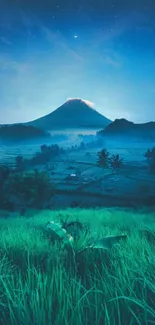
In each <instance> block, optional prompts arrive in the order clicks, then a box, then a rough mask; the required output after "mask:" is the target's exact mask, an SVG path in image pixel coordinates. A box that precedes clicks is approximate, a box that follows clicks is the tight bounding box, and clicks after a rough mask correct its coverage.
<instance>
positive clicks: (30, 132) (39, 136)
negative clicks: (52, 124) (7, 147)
mask: <svg viewBox="0 0 155 325" xmlns="http://www.w3.org/2000/svg"><path fill="white" fill-rule="evenodd" d="M50 139H51V136H50V134H49V133H47V132H45V131H43V130H40V129H38V128H35V127H33V126H25V125H22V124H14V125H4V126H1V127H0V144H13V143H23V142H26V143H27V142H39V141H42V140H43V141H44V140H46V141H47V140H50Z"/></svg>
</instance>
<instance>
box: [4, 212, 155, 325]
mask: <svg viewBox="0 0 155 325" xmlns="http://www.w3.org/2000/svg"><path fill="white" fill-rule="evenodd" d="M1 214H2V213H1ZM2 215H3V214H2ZM31 215H32V217H31ZM62 216H63V217H67V216H69V217H70V219H71V220H72V219H78V220H81V221H83V222H87V223H89V225H90V227H91V229H92V235H93V236H98V235H103V236H106V235H115V234H120V233H126V234H128V239H127V241H126V242H123V241H122V242H121V243H120V244H119V245H117V246H115V247H113V248H112V249H111V250H110V251H103V250H94V251H93V250H88V251H85V252H83V253H81V254H77V255H76V258H75V260H72V256H69V253H68V252H67V251H65V250H64V249H63V248H62V247H61V245H60V244H59V243H52V242H51V240H50V237H49V235H48V233H47V232H46V231H45V230H44V227H45V225H46V222H47V221H49V220H55V221H56V220H59V219H60V218H61V217H62ZM145 228H147V229H150V230H151V233H154V232H155V213H146V211H145V212H143V211H140V212H134V211H131V210H126V211H125V210H123V209H118V210H116V209H94V210H81V209H72V210H64V211H43V212H40V213H39V212H35V211H33V212H30V213H29V218H27V219H26V218H18V217H15V218H9V219H3V218H1V219H0V324H1V325H8V324H9V325H19V324H20V325H31V324H32V325H84V324H85V325H103V324H106V325H111V324H112V325H128V324H129V325H133V324H134V325H135V324H141V325H143V324H154V323H155V257H154V256H155V248H154V244H153V242H152V241H149V240H148V238H146V237H145V236H141V229H145ZM81 242H82V238H81ZM79 245H80V244H79ZM81 245H82V243H81ZM75 264H76V265H75ZM75 266H76V267H75Z"/></svg>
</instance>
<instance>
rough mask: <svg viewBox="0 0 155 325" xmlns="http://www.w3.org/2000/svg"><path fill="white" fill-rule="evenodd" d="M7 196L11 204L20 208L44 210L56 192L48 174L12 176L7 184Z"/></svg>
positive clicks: (35, 173)
mask: <svg viewBox="0 0 155 325" xmlns="http://www.w3.org/2000/svg"><path fill="white" fill-rule="evenodd" d="M4 191H5V195H6V197H7V199H8V200H9V201H10V202H15V203H16V202H18V205H20V206H29V207H33V208H36V209H42V208H44V207H46V206H48V202H49V201H50V200H51V199H52V197H53V196H54V194H55V192H56V190H55V188H54V187H53V185H52V184H51V182H50V178H49V177H48V175H47V174H46V173H43V172H38V171H35V172H33V173H28V172H27V173H25V174H23V173H22V174H19V173H18V174H12V175H10V177H8V179H7V182H6V184H5V188H4Z"/></svg>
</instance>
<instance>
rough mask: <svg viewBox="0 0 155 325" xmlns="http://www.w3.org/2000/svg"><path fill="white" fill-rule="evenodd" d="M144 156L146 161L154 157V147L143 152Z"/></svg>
mask: <svg viewBox="0 0 155 325" xmlns="http://www.w3.org/2000/svg"><path fill="white" fill-rule="evenodd" d="M144 156H145V157H146V158H147V159H148V161H150V160H151V159H152V158H153V157H155V147H153V148H152V149H148V150H147V151H146V152H145V154H144Z"/></svg>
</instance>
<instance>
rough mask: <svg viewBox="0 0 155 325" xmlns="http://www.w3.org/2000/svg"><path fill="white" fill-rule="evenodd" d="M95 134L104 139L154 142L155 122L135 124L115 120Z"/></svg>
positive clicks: (124, 120)
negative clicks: (133, 139)
mask: <svg viewBox="0 0 155 325" xmlns="http://www.w3.org/2000/svg"><path fill="white" fill-rule="evenodd" d="M97 134H98V135H100V136H105V137H115V138H116V137H117V138H126V137H127V138H141V139H144V140H155V122H148V123H142V124H136V123H133V122H130V121H128V120H126V119H116V120H115V121H114V122H112V123H111V124H109V125H108V126H107V127H106V128H105V129H104V130H102V131H99V132H98V133H97Z"/></svg>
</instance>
